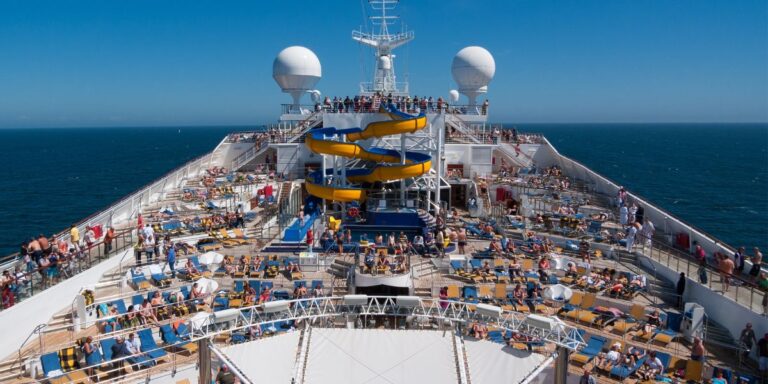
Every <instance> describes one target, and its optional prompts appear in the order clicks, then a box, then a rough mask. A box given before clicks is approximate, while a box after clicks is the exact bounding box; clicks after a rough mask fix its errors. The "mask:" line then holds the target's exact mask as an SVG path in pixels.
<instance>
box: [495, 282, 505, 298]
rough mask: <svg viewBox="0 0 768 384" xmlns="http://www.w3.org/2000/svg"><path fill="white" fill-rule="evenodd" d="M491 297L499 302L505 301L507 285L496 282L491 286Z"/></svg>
mask: <svg viewBox="0 0 768 384" xmlns="http://www.w3.org/2000/svg"><path fill="white" fill-rule="evenodd" d="M493 298H494V299H496V300H499V301H501V302H505V301H507V285H506V284H504V283H497V284H496V285H495V286H494V288H493Z"/></svg>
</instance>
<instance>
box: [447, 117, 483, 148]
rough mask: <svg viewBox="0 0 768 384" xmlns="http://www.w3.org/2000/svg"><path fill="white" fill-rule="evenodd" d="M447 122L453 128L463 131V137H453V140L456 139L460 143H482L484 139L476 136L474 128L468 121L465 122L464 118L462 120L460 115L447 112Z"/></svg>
mask: <svg viewBox="0 0 768 384" xmlns="http://www.w3.org/2000/svg"><path fill="white" fill-rule="evenodd" d="M445 122H446V123H447V124H448V125H449V126H450V127H451V128H453V129H455V130H456V131H458V132H459V133H461V135H462V137H459V138H453V139H451V140H452V141H456V142H459V143H470V144H482V143H483V141H482V140H481V139H480V138H478V137H476V136H475V134H474V133H473V132H472V128H471V127H470V126H469V125H467V123H465V122H464V120H461V118H460V117H458V116H456V115H452V114H446V115H445Z"/></svg>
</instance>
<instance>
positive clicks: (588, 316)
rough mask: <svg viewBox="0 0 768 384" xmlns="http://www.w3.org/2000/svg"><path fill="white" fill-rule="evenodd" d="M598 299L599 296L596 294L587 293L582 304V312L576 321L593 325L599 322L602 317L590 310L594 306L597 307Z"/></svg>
mask: <svg viewBox="0 0 768 384" xmlns="http://www.w3.org/2000/svg"><path fill="white" fill-rule="evenodd" d="M596 298H597V295H595V294H594V293H587V294H586V295H584V300H583V301H582V302H581V308H582V309H581V310H580V311H579V313H578V314H577V317H576V320H577V321H580V322H582V323H587V324H592V323H594V322H595V320H597V319H598V318H599V317H600V316H598V315H597V314H596V313H593V312H592V310H591V309H590V308H591V307H592V306H594V305H595V299H596Z"/></svg>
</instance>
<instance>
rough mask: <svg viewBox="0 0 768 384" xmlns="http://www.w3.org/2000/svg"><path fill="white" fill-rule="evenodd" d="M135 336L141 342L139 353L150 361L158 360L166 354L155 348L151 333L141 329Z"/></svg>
mask: <svg viewBox="0 0 768 384" xmlns="http://www.w3.org/2000/svg"><path fill="white" fill-rule="evenodd" d="M136 335H137V336H138V337H139V341H140V342H141V351H142V352H144V353H145V354H147V355H148V356H149V357H151V358H152V359H159V358H161V357H163V356H165V355H167V354H168V353H167V352H165V350H163V349H162V348H160V347H158V346H157V344H156V343H155V339H154V337H152V331H150V330H149V329H142V330H140V331H138V332H137V333H136Z"/></svg>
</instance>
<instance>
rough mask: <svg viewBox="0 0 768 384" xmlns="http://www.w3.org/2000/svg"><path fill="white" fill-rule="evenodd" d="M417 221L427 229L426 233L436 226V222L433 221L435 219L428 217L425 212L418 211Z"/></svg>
mask: <svg viewBox="0 0 768 384" xmlns="http://www.w3.org/2000/svg"><path fill="white" fill-rule="evenodd" d="M418 213H419V219H421V221H422V222H423V223H424V227H426V228H427V230H428V231H432V230H434V229H435V227H436V226H437V220H435V217H434V216H432V215H430V214H429V213H428V212H427V211H425V210H422V209H419V212H418Z"/></svg>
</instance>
